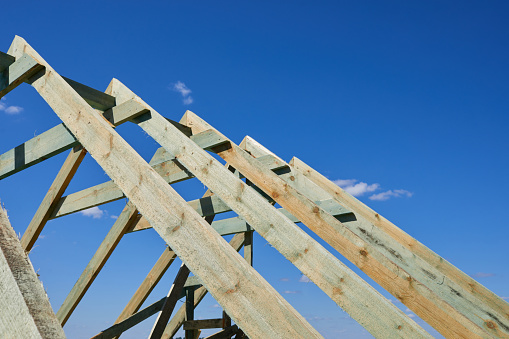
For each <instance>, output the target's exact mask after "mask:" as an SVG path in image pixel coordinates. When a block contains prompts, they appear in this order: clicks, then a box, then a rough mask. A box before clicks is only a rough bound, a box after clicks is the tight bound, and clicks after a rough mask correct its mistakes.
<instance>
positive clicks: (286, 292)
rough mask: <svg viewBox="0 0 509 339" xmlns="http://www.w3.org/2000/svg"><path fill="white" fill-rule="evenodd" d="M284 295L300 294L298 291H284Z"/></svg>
mask: <svg viewBox="0 0 509 339" xmlns="http://www.w3.org/2000/svg"><path fill="white" fill-rule="evenodd" d="M283 293H284V294H297V293H300V291H284V292H283Z"/></svg>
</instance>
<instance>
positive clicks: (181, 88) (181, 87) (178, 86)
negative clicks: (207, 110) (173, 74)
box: [171, 81, 193, 105]
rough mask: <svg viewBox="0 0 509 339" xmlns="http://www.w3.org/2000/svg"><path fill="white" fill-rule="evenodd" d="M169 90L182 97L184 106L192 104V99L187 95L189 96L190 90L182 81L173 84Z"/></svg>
mask: <svg viewBox="0 0 509 339" xmlns="http://www.w3.org/2000/svg"><path fill="white" fill-rule="evenodd" d="M171 89H173V90H174V91H176V92H179V93H180V94H181V95H182V102H183V103H184V105H190V104H192V103H193V97H192V96H190V95H189V94H191V90H190V89H189V88H188V87H187V86H186V84H184V83H183V82H182V81H177V82H176V83H174V84H173V87H171Z"/></svg>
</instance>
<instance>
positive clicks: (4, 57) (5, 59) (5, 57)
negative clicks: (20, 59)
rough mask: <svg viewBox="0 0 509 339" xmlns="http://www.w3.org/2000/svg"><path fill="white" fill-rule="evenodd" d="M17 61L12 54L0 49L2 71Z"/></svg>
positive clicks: (0, 70)
mask: <svg viewBox="0 0 509 339" xmlns="http://www.w3.org/2000/svg"><path fill="white" fill-rule="evenodd" d="M14 61H16V58H15V57H13V56H12V55H9V54H7V53H4V52H1V51H0V72H3V71H4V70H5V69H7V67H9V66H10V65H11V64H13V63H14Z"/></svg>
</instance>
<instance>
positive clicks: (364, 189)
mask: <svg viewBox="0 0 509 339" xmlns="http://www.w3.org/2000/svg"><path fill="white" fill-rule="evenodd" d="M357 181H358V180H357V179H338V180H334V181H333V183H335V184H336V185H338V186H339V187H341V188H342V189H344V190H345V191H346V192H347V193H349V194H351V195H353V196H354V197H360V196H362V195H364V194H366V193H368V192H373V191H376V190H377V189H378V188H380V184H376V183H375V184H371V185H368V184H367V183H365V182H362V181H361V182H357Z"/></svg>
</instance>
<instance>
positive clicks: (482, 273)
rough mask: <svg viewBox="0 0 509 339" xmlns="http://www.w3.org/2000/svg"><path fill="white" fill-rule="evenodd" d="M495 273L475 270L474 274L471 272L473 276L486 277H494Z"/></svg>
mask: <svg viewBox="0 0 509 339" xmlns="http://www.w3.org/2000/svg"><path fill="white" fill-rule="evenodd" d="M494 276H495V273H485V272H477V273H475V274H472V277H473V278H488V277H494Z"/></svg>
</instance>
